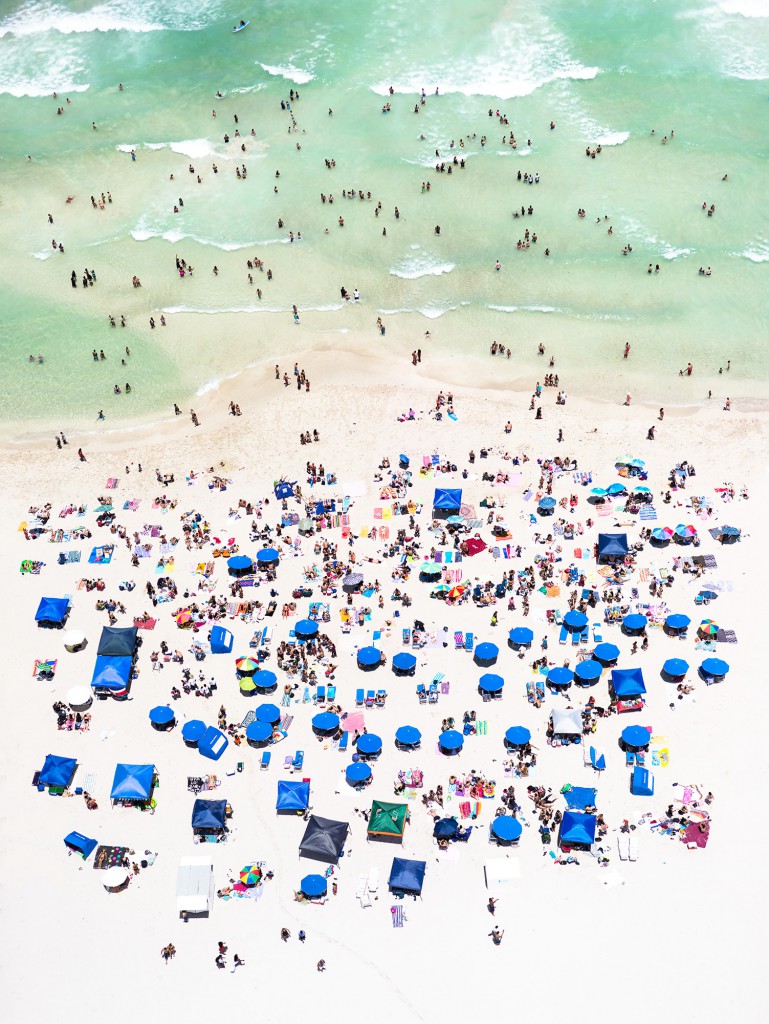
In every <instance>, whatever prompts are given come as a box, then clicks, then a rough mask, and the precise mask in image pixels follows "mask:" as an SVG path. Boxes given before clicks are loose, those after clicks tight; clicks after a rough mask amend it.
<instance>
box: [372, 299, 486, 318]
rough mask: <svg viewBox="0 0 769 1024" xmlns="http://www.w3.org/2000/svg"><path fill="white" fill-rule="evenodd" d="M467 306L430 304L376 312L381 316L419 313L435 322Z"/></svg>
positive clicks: (461, 304)
mask: <svg viewBox="0 0 769 1024" xmlns="http://www.w3.org/2000/svg"><path fill="white" fill-rule="evenodd" d="M469 305H470V303H469V302H460V303H454V304H452V303H445V304H441V303H437V302H430V303H428V304H427V305H426V306H400V307H398V308H396V309H380V310H378V312H379V313H380V314H381V315H382V316H397V315H398V314H399V313H419V314H420V316H424V317H426V318H427V319H428V320H437V319H438V317H441V316H445V314H446V313H451V312H452V311H453V310H455V309H459V308H460V307H461V306H469Z"/></svg>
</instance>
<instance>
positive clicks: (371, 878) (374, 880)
mask: <svg viewBox="0 0 769 1024" xmlns="http://www.w3.org/2000/svg"><path fill="white" fill-rule="evenodd" d="M367 888H368V891H369V892H370V893H373V894H376V893H378V892H379V868H371V869H370V870H369V873H368V884H367Z"/></svg>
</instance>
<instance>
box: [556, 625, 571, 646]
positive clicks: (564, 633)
mask: <svg viewBox="0 0 769 1024" xmlns="http://www.w3.org/2000/svg"><path fill="white" fill-rule="evenodd" d="M568 639H569V631H568V629H567V628H566V626H561V632H560V633H559V634H558V643H559V644H565V643H566V641H567V640H568Z"/></svg>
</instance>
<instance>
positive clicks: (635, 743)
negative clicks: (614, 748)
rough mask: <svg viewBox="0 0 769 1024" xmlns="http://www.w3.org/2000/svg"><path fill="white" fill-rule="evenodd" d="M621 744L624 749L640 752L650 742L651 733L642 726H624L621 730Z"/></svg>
mask: <svg viewBox="0 0 769 1024" xmlns="http://www.w3.org/2000/svg"><path fill="white" fill-rule="evenodd" d="M622 742H623V744H624V746H625V747H628V748H632V749H633V750H641V749H643V748H644V747H648V746H649V743H650V742H651V733H650V732H649V730H648V729H647V728H646V727H645V726H643V725H626V726H625V728H624V729H623V730H622Z"/></svg>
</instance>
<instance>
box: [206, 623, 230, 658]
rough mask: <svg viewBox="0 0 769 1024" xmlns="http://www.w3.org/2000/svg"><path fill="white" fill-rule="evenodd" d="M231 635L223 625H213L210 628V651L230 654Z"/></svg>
mask: <svg viewBox="0 0 769 1024" xmlns="http://www.w3.org/2000/svg"><path fill="white" fill-rule="evenodd" d="M233 639H234V638H233V635H232V633H231V632H230V631H229V629H225V628H224V626H214V627H213V629H212V630H211V653H212V654H231V653H232V644H233Z"/></svg>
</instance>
